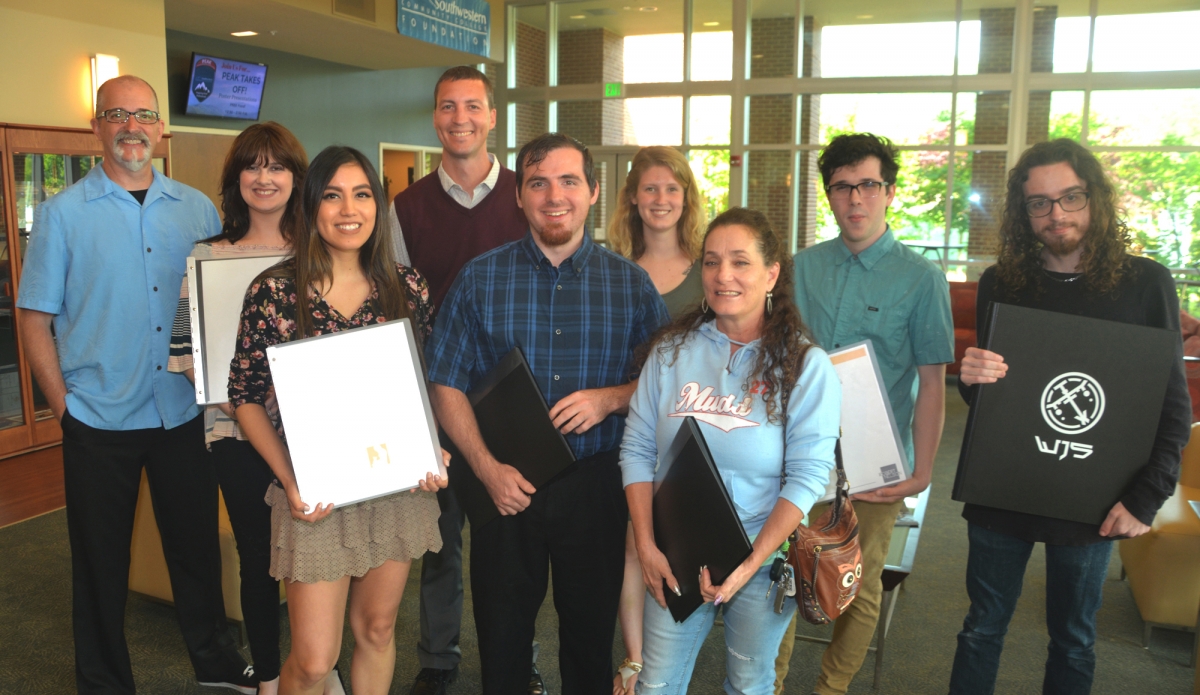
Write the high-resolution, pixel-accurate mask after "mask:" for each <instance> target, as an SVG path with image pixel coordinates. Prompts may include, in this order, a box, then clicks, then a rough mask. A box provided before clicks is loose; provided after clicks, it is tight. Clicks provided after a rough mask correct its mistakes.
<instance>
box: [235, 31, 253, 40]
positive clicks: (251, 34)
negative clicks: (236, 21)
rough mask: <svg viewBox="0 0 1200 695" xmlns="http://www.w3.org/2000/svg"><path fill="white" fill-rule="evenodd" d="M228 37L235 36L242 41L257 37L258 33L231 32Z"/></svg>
mask: <svg viewBox="0 0 1200 695" xmlns="http://www.w3.org/2000/svg"><path fill="white" fill-rule="evenodd" d="M230 36H236V37H238V38H240V39H244V38H246V37H247V36H258V32H257V31H235V32H232V33H231V34H230Z"/></svg>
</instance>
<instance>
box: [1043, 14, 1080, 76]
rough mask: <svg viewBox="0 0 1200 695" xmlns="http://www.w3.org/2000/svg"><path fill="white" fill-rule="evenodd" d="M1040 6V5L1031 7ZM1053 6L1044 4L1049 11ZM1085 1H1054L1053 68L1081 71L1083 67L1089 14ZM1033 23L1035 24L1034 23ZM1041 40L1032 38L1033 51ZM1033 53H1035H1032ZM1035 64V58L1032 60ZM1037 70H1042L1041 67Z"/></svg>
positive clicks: (1056, 70) (1060, 70)
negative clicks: (1057, 2)
mask: <svg viewBox="0 0 1200 695" xmlns="http://www.w3.org/2000/svg"><path fill="white" fill-rule="evenodd" d="M1039 9H1043V8H1040V7H1036V8H1034V10H1035V11H1036V10H1039ZM1052 9H1053V8H1051V7H1046V8H1044V11H1046V12H1050V11H1051V10H1052ZM1089 12H1090V8H1089V7H1088V4H1087V3H1078V4H1068V3H1060V4H1059V5H1058V12H1057V16H1056V17H1055V19H1054V37H1053V39H1052V41H1053V45H1054V58H1053V62H1054V72H1084V71H1086V70H1087V54H1088V37H1089V34H1091V31H1092V18H1091V16H1090V15H1089ZM1035 26H1039V25H1037V24H1036V23H1035ZM1040 44H1041V41H1040V40H1039V37H1035V38H1034V51H1037V50H1038V47H1039V45H1040ZM1035 55H1036V53H1035ZM1035 65H1036V62H1035ZM1039 72H1045V71H1044V70H1042V71H1039Z"/></svg>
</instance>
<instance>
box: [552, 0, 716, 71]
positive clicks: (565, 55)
mask: <svg viewBox="0 0 1200 695" xmlns="http://www.w3.org/2000/svg"><path fill="white" fill-rule="evenodd" d="M683 5H684V0H655V2H653V4H630V2H628V1H624V0H584V1H583V2H563V4H560V5H559V6H558V32H559V34H558V84H592V83H596V82H625V83H646V82H683V29H684V24H683ZM724 22H727V20H724ZM704 29H706V31H708V30H710V29H713V28H704ZM715 29H721V28H720V26H718V28H715ZM728 30H730V26H728V24H727V23H726V24H725V26H724V31H728ZM730 36H731V38H730V42H728V43H730V48H728V55H730V58H728V61H730V64H732V60H733V59H732V35H730ZM706 65H707V64H706ZM694 66H695V64H694ZM706 79H712V78H706Z"/></svg>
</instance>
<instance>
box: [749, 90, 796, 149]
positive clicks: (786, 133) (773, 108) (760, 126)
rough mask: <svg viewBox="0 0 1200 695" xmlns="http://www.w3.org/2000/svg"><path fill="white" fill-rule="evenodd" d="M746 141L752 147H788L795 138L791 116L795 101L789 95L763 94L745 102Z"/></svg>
mask: <svg viewBox="0 0 1200 695" xmlns="http://www.w3.org/2000/svg"><path fill="white" fill-rule="evenodd" d="M746 103H747V105H748V107H749V108H748V111H747V114H746V125H747V130H748V131H749V138H748V139H747V141H748V142H749V143H750V144H752V145H790V144H792V142H793V141H794V138H795V136H794V135H793V131H792V114H793V113H794V112H795V109H796V100H795V99H794V98H793V97H792V95H791V94H764V95H761V96H754V97H750V98H749V99H747V100H746Z"/></svg>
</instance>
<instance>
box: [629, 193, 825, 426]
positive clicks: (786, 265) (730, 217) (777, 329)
mask: <svg viewBox="0 0 1200 695" xmlns="http://www.w3.org/2000/svg"><path fill="white" fill-rule="evenodd" d="M732 225H741V226H742V227H745V228H746V229H747V230H749V231H750V233H751V234H753V235H754V238H755V240H756V241H757V244H756V246H757V247H758V251H759V253H761V254H762V257H763V263H764V264H765V265H766V266H767V267H768V268H769V267H771V265H772V264H774V263H778V264H779V277H778V278H777V279H776V281H775V287H774V288H773V289H772V290H771V292H772V298H771V300H772V301H771V303H772V304H773V307H772V310H771V313H769V314H764V315H763V325H762V334H761V336H760V339H761V341H762V349H761V350H759V352H758V358H757V359H756V360H755V362H754V368H753V369H752V370H751V372H750V376H749V377H748V379H750V380H756V381H762V382H765V383H766V387H765V389H764V390H763V394H762V397H763V401H764V402H765V403H766V404H767V421H768V422H770V423H773V424H778V423H780V422H782V421H783V414H784V413H786V412H787V406H788V398H789V397H790V395H791V392H792V389H793V388H795V387H796V382H797V381H798V380H799V379H800V372H801V371H802V370H803V367H804V357H805V355H807V354H808V349H809V348H810V347H812V343H813V341H812V337H811V335H810V334H809V331H808V327H807V326H805V325H804V321H803V320H802V319H801V318H800V310H799V309H798V308H797V307H796V302H795V300H794V299H793V294H792V259H791V257H790V256H789V254H788V249H787V247H786V246H785V245H784V243H783V240H782V239H781V238H780V237H779V235H778V234H777V233H776V232H775V230H773V229H771V223H770V222H768V221H767V217H766V215H764V214H762V213H761V212H758V211H757V210H750V209H748V208H730V209H728V210H726V211H725V212H723V213H721V214H720V215H717V216H716V217H715V218H713V221H712V222H709V223H708V231H706V232H705V233H704V246H703V247H704V248H707V246H708V238H709V237H710V236H712V233H713V231H714V230H716V229H719V228H721V227H729V226H732ZM700 262H701V263H703V262H704V255H703V252H701V256H700ZM706 293H707V291H706ZM714 320H716V314H715V313H713V310H712V309H711V308H710V307H709V306H708V303H707V302H705V303H702V304H701V305H700V306H697V307H696V308H694V309H692V310H691V311H689V312H687V313H685V314H682V315H680V316H679V317H677V318H676V319H675V320H673V321H671V322H670V323H668V324H667V325H666V326H663V327H662V328H660V329H659V330H658V332H657V333H655V334H654V335H653V336H652V337H651V338H650V340H649V341H647V342H646V344H645V345H643V346H642V347H641V348H640V349H639V350H638V359H637V362H638V363H639V364H644V363H645V361H646V359H647V358H648V357H649V356H650V353H651V352H652V351H653V350H657V351H658V353H659V354H660V355H663V356H664V357H666V359H667V364H674V363H675V360H677V359H678V358H679V350H680V348H682V347H683V343H684V342H686V340H687V338H688V336H690V335H691V334H692V333H693V332H694V331H696V329H698V328H699V327H700V326H701V325H702V324H704V323H706V322H708V321H714ZM742 388H743V389H744V390H746V391H748V390H749V389H750V384H749V382H747V383H744V384H742Z"/></svg>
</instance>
